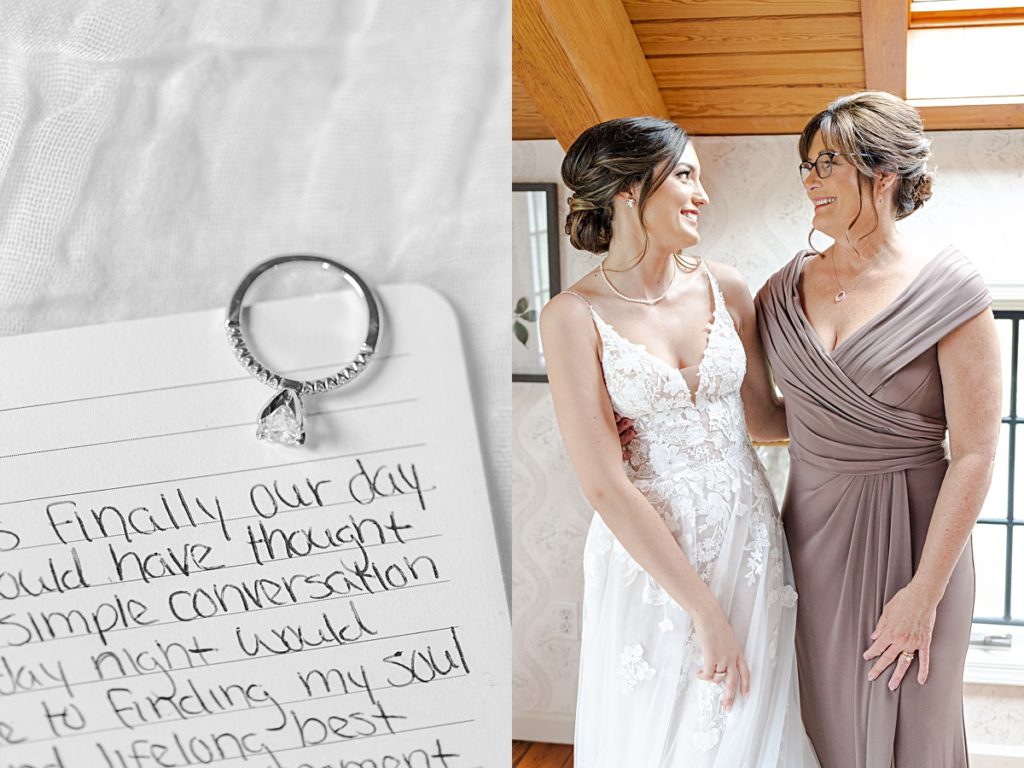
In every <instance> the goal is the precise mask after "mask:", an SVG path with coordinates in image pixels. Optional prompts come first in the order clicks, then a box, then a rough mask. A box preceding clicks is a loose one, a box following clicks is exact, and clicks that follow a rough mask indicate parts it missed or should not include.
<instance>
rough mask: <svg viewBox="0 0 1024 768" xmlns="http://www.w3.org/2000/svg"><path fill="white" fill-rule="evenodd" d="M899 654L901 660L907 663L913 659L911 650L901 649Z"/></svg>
mask: <svg viewBox="0 0 1024 768" xmlns="http://www.w3.org/2000/svg"><path fill="white" fill-rule="evenodd" d="M900 656H901V657H903V660H904V661H905V662H907V663H908V664H909V663H910V662H912V661H913V660H914V652H913V651H903V652H901V653H900Z"/></svg>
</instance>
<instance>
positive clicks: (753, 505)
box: [573, 267, 818, 768]
mask: <svg viewBox="0 0 1024 768" xmlns="http://www.w3.org/2000/svg"><path fill="white" fill-rule="evenodd" d="M703 272H704V273H705V274H706V275H707V276H708V279H709V281H710V283H711V292H712V295H713V297H714V313H713V315H712V322H711V326H710V329H709V331H708V341H707V348H706V350H705V353H704V357H703V359H702V360H701V362H700V365H699V366H698V385H697V392H696V396H695V397H694V398H691V393H690V391H689V388H688V386H687V383H686V381H685V380H684V379H683V376H682V373H681V372H680V371H678V370H676V369H674V368H672V367H671V366H670V365H668V364H667V363H665V362H664V361H662V360H661V359H659V358H657V357H655V356H653V355H652V354H651V353H649V352H648V351H647V350H646V349H645V348H644V347H643V346H642V345H640V344H634V343H632V342H630V341H628V340H626V339H624V338H623V337H622V336H620V335H619V334H618V333H617V332H616V331H615V329H614V328H613V327H612V326H611V325H609V324H608V323H606V322H604V321H603V320H602V319H601V318H600V316H598V314H597V313H596V312H595V311H594V309H593V307H590V311H591V314H592V315H593V318H594V323H595V325H596V326H597V329H598V332H599V333H600V336H601V342H602V345H603V357H602V364H603V367H604V377H605V383H606V385H607V388H608V393H609V395H610V396H611V400H612V404H613V406H614V408H615V410H616V411H617V412H618V413H620V414H622V415H623V416H628V417H629V418H631V419H633V420H634V422H635V424H636V432H637V435H638V436H637V437H636V438H635V439H634V440H633V442H632V443H631V444H630V451H631V453H632V457H631V458H630V461H629V463H628V465H627V466H626V471H627V473H628V475H629V477H630V479H631V480H632V482H633V484H634V485H636V487H637V488H639V489H640V491H641V492H642V493H643V494H644V495H645V496H646V497H647V499H648V500H649V501H650V502H651V504H652V505H653V506H654V508H655V509H656V510H657V511H658V512H659V514H660V515H661V516H662V518H663V519H664V520H665V522H666V523H667V524H668V527H669V529H670V530H671V531H672V533H673V535H674V536H675V537H676V540H677V541H678V542H679V546H680V547H682V549H683V551H684V552H685V553H686V556H687V557H688V558H689V560H690V562H691V563H692V564H693V566H694V568H695V569H696V570H697V573H699V574H700V576H701V578H702V579H703V580H704V582H705V583H706V584H707V585H708V586H709V587H710V588H711V590H712V592H713V593H714V594H715V596H716V597H717V598H718V601H719V603H720V604H721V606H722V608H723V610H724V611H725V614H726V615H727V616H728V617H729V621H730V623H731V624H732V627H733V629H734V630H735V632H736V636H737V638H738V639H739V641H740V643H741V644H742V646H743V650H744V653H745V654H746V659H747V663H748V664H749V666H750V671H751V682H750V696H749V698H747V699H744V698H743V697H742V696H737V699H736V702H735V703H734V705H733V709H732V712H731V713H726V711H725V710H724V708H723V707H722V694H723V692H724V686H723V685H721V684H716V683H709V682H704V681H702V680H700V679H699V678H698V677H697V675H696V673H697V671H698V669H699V667H700V665H701V664H702V659H701V652H700V646H699V644H698V643H697V639H696V637H695V635H694V632H693V625H692V623H691V621H690V618H689V617H688V616H687V614H686V613H685V612H684V611H683V610H682V609H681V608H680V607H679V606H678V605H677V604H676V602H675V601H674V600H672V599H671V598H670V597H669V596H668V595H667V594H666V593H665V591H664V590H662V589H661V588H660V587H659V586H658V585H657V584H656V583H655V582H654V580H653V579H652V578H651V577H650V576H648V575H647V573H646V572H645V571H643V570H642V569H641V568H640V566H638V565H637V564H636V562H635V561H634V560H633V559H632V558H631V557H630V556H629V554H628V553H627V552H626V551H625V549H623V547H622V545H621V544H620V543H619V542H618V541H617V540H616V538H615V537H614V536H613V535H612V533H611V532H610V531H609V530H608V528H607V527H606V526H605V524H604V522H603V521H602V520H601V517H600V516H599V515H597V514H595V515H594V518H593V521H592V523H591V526H590V531H589V534H588V536H587V543H586V549H585V551H584V574H585V578H586V588H585V593H584V603H583V647H582V652H581V656H580V678H579V696H578V699H577V707H576V743H575V765H576V768H703V767H705V766H714V767H715V768H762V767H764V768H777V767H778V768H816V767H817V766H818V762H817V760H816V759H815V757H814V752H813V749H812V747H811V745H810V742H809V741H808V739H807V736H806V734H805V732H804V728H803V724H802V723H801V720H800V704H799V693H798V687H797V676H796V655H795V649H794V639H793V638H794V629H795V624H796V602H797V595H796V592H795V591H794V589H793V587H792V586H791V585H792V575H791V572H790V568H789V561H788V555H787V553H786V549H785V543H784V539H783V532H782V525H781V523H780V521H779V514H778V511H777V507H776V505H775V502H774V499H773V497H772V494H771V491H770V490H769V487H768V483H767V480H766V478H765V475H764V469H763V467H762V466H761V463H760V462H759V461H758V459H757V456H756V455H755V453H754V449H753V447H752V446H751V444H750V440H749V437H748V435H747V430H746V426H745V422H744V416H743V403H742V401H741V400H740V384H741V383H742V381H743V375H744V372H745V370H746V358H745V355H744V350H743V346H742V343H741V342H740V339H739V336H738V335H737V333H736V330H735V327H734V326H733V323H732V319H731V317H730V315H729V312H728V311H727V310H726V309H725V304H724V301H723V299H722V295H721V291H720V290H719V287H718V285H717V283H716V282H715V280H714V277H713V276H712V275H711V273H710V271H709V270H708V269H707V267H704V268H703ZM573 295H576V296H578V298H581V299H582V298H583V297H582V296H579V295H578V294H573ZM583 300H584V301H586V299H583ZM588 306H590V304H589V302H588Z"/></svg>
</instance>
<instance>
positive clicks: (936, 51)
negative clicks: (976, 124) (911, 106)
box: [907, 0, 1024, 105]
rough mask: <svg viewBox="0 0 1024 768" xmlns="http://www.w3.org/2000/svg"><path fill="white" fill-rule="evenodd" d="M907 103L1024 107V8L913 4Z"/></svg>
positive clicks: (948, 1)
mask: <svg viewBox="0 0 1024 768" xmlns="http://www.w3.org/2000/svg"><path fill="white" fill-rule="evenodd" d="M907 98H908V99H911V100H913V101H914V102H915V103H916V102H923V103H924V104H936V105H941V104H1006V103H1018V102H1024V2H1022V0H1017V2H1009V1H1008V0H1003V1H1002V2H1000V1H999V0H915V2H912V3H911V4H910V30H909V31H908V33H907ZM924 104H919V105H924Z"/></svg>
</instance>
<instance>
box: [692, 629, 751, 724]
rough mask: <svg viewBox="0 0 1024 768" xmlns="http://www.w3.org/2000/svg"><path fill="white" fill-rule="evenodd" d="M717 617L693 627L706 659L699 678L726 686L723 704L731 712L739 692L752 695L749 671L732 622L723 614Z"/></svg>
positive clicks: (698, 674) (698, 675)
mask: <svg viewBox="0 0 1024 768" xmlns="http://www.w3.org/2000/svg"><path fill="white" fill-rule="evenodd" d="M717 614H718V615H717V616H714V617H712V618H711V619H710V620H708V621H706V622H701V623H700V624H697V623H695V624H694V630H695V632H696V634H697V642H699V643H700V651H701V654H702V655H703V656H704V667H703V668H702V669H701V670H700V671H699V672H698V673H697V677H699V678H700V679H701V680H706V681H708V682H713V683H725V694H724V695H723V697H722V704H723V706H724V707H725V711H726V712H728V711H730V710H731V709H732V703H733V701H734V700H735V699H736V691H737V689H739V691H740V693H742V694H743V695H744V697H746V696H748V695H749V694H750V668H749V667H748V666H747V660H746V658H745V657H744V655H743V649H742V648H741V647H740V643H739V640H737V639H736V633H735V632H734V631H733V629H732V625H730V624H729V620H728V619H727V618H726V617H725V614H724V613H722V611H720V610H719V611H718V612H717ZM723 672H724V673H725V674H724V676H723V674H722V673H723Z"/></svg>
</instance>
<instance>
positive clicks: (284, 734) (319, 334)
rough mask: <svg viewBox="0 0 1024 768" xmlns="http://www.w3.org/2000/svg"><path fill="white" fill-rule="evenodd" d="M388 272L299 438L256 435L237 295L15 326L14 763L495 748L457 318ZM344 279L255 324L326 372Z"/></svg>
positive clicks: (5, 403)
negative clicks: (229, 323) (231, 322)
mask: <svg viewBox="0 0 1024 768" xmlns="http://www.w3.org/2000/svg"><path fill="white" fill-rule="evenodd" d="M380 298H381V302H382V305H383V309H384V314H385V323H386V325H385V336H384V340H385V341H384V343H383V344H382V346H381V348H380V349H379V353H378V356H377V357H376V358H375V359H374V361H373V363H372V364H371V366H370V367H369V368H368V369H367V371H366V373H365V374H364V376H363V378H362V379H361V380H360V381H358V382H357V383H355V384H353V385H352V386H351V387H345V388H342V389H341V390H338V391H336V392H334V393H329V394H326V395H321V396H317V397H315V398H312V399H310V400H308V401H307V413H308V419H309V421H308V427H309V433H310V434H309V437H308V439H307V444H306V446H304V447H302V448H285V447H282V446H278V445H273V444H268V443H263V442H260V441H257V440H256V439H255V416H256V414H257V412H258V411H259V408H260V406H261V405H262V404H263V402H264V401H265V400H267V399H268V398H269V397H270V396H271V395H272V394H273V392H272V390H270V389H268V388H266V387H265V386H263V385H261V384H260V383H259V382H257V381H255V380H254V379H252V378H251V377H250V376H248V375H247V374H246V373H245V371H244V370H242V368H241V367H240V366H239V365H238V364H237V363H236V362H235V360H234V358H233V356H232V354H231V352H230V349H229V347H228V345H227V343H226V341H225V338H224V332H223V312H222V311H213V312H202V313H195V314H189V315H180V316H176V317H165V318H158V319H153V320H143V321H136V322H130V323H120V324H116V325H110V326H97V327H91V328H79V329H73V330H68V331H61V332H54V333H45V334H36V335H32V336H23V337H15V338H9V339H2V340H0V768H15V767H17V768H24V767H29V766H31V767H32V768H44V767H45V768H76V767H79V766H88V767H91V766H99V767H100V768H171V767H177V766H195V765H217V766H237V765H242V764H247V765H253V766H258V767H259V768H264V767H266V768H271V767H274V768H277V767H280V768H285V767H288V768H313V767H315V768H327V767H328V766H329V767H331V768H335V767H337V768H355V767H358V768H480V767H482V766H492V765H495V766H497V765H501V764H507V761H508V757H507V755H508V750H509V743H510V741H509V740H510V735H509V711H508V699H509V689H508V678H509V668H508V664H509V662H508V659H509V648H508V635H509V628H508V615H507V610H506V602H505V595H504V591H503V589H502V584H501V577H500V571H499V565H498V556H497V549H496V544H495V539H494V531H493V526H492V519H491V512H490V508H489V504H488V498H487V492H486V484H485V480H484V470H483V465H482V462H481V458H480V452H479V447H478V437H477V433H476V427H475V422H474V418H473V410H472V405H471V399H470V392H469V388H468V384H467V379H466V373H465V365H464V361H463V357H462V348H461V344H460V341H459V333H458V328H457V326H456V322H455V318H454V315H453V313H452V312H451V310H450V308H449V307H448V306H447V304H445V303H444V302H443V300H441V299H440V297H438V296H437V295H436V294H434V293H432V292H430V291H428V290H427V289H424V288H421V287H417V286H405V285H399V286H385V287H384V288H382V289H381V292H380ZM328 301H333V302H334V303H333V304H330V305H329V304H327V303H325V302H328ZM339 306H340V307H341V308H342V309H344V310H345V312H350V313H351V314H350V315H349V316H350V317H356V316H358V312H359V310H358V306H357V305H355V304H353V303H351V299H350V297H348V296H347V294H338V295H334V296H331V297H326V298H325V297H310V298H301V299H288V300H283V301H275V302H267V303H265V304H260V305H257V306H256V307H255V308H254V309H253V312H252V327H253V330H254V332H255V331H256V330H257V329H258V331H259V339H260V343H261V344H263V345H266V346H268V347H270V346H273V343H274V342H275V334H276V335H277V336H278V337H279V338H277V339H276V341H278V342H280V341H281V340H282V339H284V340H285V341H286V343H285V344H284V345H283V346H284V351H283V353H279V355H278V356H279V357H281V356H282V354H283V358H282V359H283V360H284V363H283V365H285V366H287V370H289V371H290V372H291V374H289V375H293V374H295V375H294V377H295V378H313V377H315V376H318V375H322V374H323V373H329V372H330V371H331V370H332V369H333V368H336V367H338V365H339V364H340V363H343V362H345V361H346V360H347V359H349V358H350V357H351V353H349V354H348V356H346V355H345V354H344V352H345V351H346V350H354V349H355V348H356V346H357V344H358V340H359V338H360V334H361V330H360V329H359V328H358V324H352V323H348V324H345V323H337V322H333V321H332V319H333V315H331V314H329V313H327V311H326V310H327V308H328V307H330V310H331V312H332V313H334V312H336V311H337V310H338V307H339ZM296 328H307V329H314V330H315V332H305V333H296V332H295V329H296ZM279 346H281V345H280V344H279ZM334 350H337V351H338V353H337V354H336V355H333V356H332V353H333V351H334Z"/></svg>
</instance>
